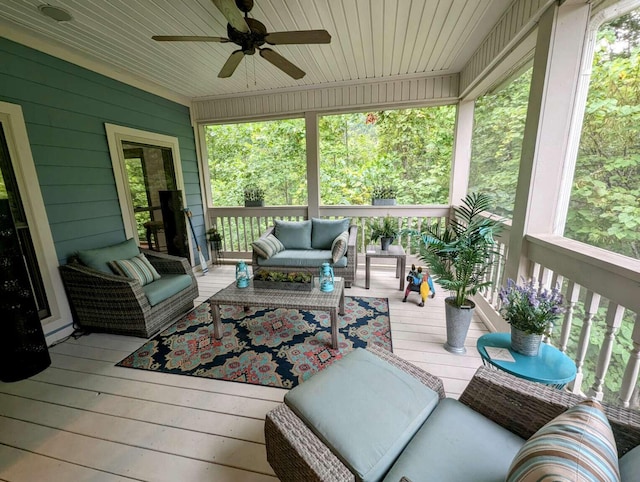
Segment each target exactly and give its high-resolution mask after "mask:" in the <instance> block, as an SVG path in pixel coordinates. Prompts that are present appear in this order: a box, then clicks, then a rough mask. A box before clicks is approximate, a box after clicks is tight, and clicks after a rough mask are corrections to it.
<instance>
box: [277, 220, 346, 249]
mask: <svg viewBox="0 0 640 482" xmlns="http://www.w3.org/2000/svg"><path fill="white" fill-rule="evenodd" d="M275 225H276V228H275V232H274V234H275V236H276V238H278V239H279V240H280V242H281V243H282V244H283V245H284V247H285V249H311V221H280V220H276V221H275ZM332 241H333V240H332Z"/></svg>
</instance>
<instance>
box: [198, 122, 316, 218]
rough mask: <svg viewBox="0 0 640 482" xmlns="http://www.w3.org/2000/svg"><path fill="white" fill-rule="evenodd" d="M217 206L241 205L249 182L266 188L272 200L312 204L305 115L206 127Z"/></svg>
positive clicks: (269, 202) (277, 203)
mask: <svg viewBox="0 0 640 482" xmlns="http://www.w3.org/2000/svg"><path fill="white" fill-rule="evenodd" d="M205 133H206V139H207V152H208V156H209V172H210V176H211V190H212V197H213V204H214V205H215V206H241V205H243V204H244V187H245V186H248V185H256V186H258V187H261V188H263V189H264V191H265V202H266V204H270V205H306V204H307V181H306V176H307V160H306V148H305V127H304V119H285V120H277V121H268V122H250V123H244V124H222V125H210V126H207V127H206V128H205Z"/></svg>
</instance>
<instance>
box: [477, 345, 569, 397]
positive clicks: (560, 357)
mask: <svg viewBox="0 0 640 482" xmlns="http://www.w3.org/2000/svg"><path fill="white" fill-rule="evenodd" d="M476 346H477V348H478V353H480V357H481V358H482V362H483V363H484V364H485V365H487V366H493V367H495V368H498V369H500V370H502V371H505V372H507V373H511V374H512V375H515V376H517V377H520V378H524V379H525V380H529V381H532V382H538V383H544V384H546V385H551V386H554V387H556V388H563V387H564V386H565V384H567V383H569V382H570V381H571V380H573V379H574V378H575V377H576V364H575V363H574V361H573V360H572V359H571V358H569V357H568V356H567V355H565V354H564V353H562V352H561V351H560V350H558V349H557V348H555V347H553V346H551V345H549V344H547V343H541V344H540V352H539V353H538V356H525V355H521V354H520V353H518V352H515V351H513V350H512V349H511V334H510V333H488V334H486V335H482V336H481V337H480V338H478V342H477V345H476ZM491 347H493V348H502V349H504V350H506V351H508V352H509V353H510V354H511V356H512V357H513V360H514V361H504V360H498V359H493V358H491V357H490V356H489V354H488V353H487V348H491Z"/></svg>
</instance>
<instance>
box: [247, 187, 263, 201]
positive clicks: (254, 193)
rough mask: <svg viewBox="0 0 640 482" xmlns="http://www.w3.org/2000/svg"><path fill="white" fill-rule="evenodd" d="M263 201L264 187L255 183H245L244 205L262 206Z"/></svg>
mask: <svg viewBox="0 0 640 482" xmlns="http://www.w3.org/2000/svg"><path fill="white" fill-rule="evenodd" d="M263 203H264V189H262V188H261V187H260V186H258V185H257V184H247V185H246V186H245V188H244V205H245V206H262V204H263Z"/></svg>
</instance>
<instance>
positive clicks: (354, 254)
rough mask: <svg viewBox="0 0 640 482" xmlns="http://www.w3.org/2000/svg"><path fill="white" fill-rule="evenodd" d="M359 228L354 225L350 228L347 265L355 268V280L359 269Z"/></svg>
mask: <svg viewBox="0 0 640 482" xmlns="http://www.w3.org/2000/svg"><path fill="white" fill-rule="evenodd" d="M357 243H358V226H357V225H355V224H352V225H351V226H349V242H348V243H347V265H348V266H353V268H354V280H355V273H356V271H357V269H358V248H357Z"/></svg>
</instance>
